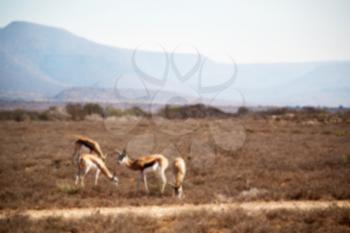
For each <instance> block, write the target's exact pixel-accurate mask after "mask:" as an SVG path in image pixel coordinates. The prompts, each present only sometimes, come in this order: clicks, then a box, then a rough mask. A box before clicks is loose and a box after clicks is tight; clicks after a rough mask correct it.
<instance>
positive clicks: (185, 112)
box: [158, 104, 232, 119]
mask: <svg viewBox="0 0 350 233" xmlns="http://www.w3.org/2000/svg"><path fill="white" fill-rule="evenodd" d="M158 115H159V116H161V117H165V118H168V119H187V118H206V117H228V116H231V115H232V114H230V113H226V112H224V111H222V110H220V109H218V108H215V107H211V106H206V105H204V104H195V105H183V106H170V105H166V106H165V107H164V108H162V109H160V110H159V112H158Z"/></svg>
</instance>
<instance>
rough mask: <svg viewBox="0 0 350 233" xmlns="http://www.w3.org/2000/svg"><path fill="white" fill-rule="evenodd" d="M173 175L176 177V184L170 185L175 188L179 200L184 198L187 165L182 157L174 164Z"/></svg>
mask: <svg viewBox="0 0 350 233" xmlns="http://www.w3.org/2000/svg"><path fill="white" fill-rule="evenodd" d="M173 173H174V177H175V184H170V186H172V187H173V188H174V193H175V195H176V196H177V197H178V198H180V199H181V198H183V197H184V191H183V187H182V185H183V182H184V179H185V175H186V163H185V160H184V159H183V158H181V157H177V158H176V159H175V160H174V163H173Z"/></svg>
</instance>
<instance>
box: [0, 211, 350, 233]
mask: <svg viewBox="0 0 350 233" xmlns="http://www.w3.org/2000/svg"><path fill="white" fill-rule="evenodd" d="M0 232H14V233H15V232H16V233H17V232H37V233H41V232H76V233H78V232H120V233H124V232H125V233H129V232H157V233H161V232H190V233H197V232H198V233H199V232H202V233H203V232H211V233H212V232H222V233H229V232H237V233H245V232H247V233H248V232H249V233H254V232H269V233H274V232H285V233H289V232H290V233H292V232H313V233H316V232H333V233H346V232H350V210H349V209H337V208H330V209H326V210H317V211H310V212H290V211H286V210H278V211H272V212H262V213H259V214H254V215H252V214H247V213H245V212H243V211H232V212H226V213H221V214H209V213H207V212H195V213H189V214H184V215H177V216H173V217H165V218H161V219H155V218H150V217H140V216H139V217H135V216H132V215H130V216H129V215H121V216H118V217H117V218H112V217H104V216H100V215H95V216H92V217H89V218H86V219H80V220H64V219H59V218H49V219H45V220H39V221H35V222H33V221H31V220H30V219H27V218H24V217H15V218H12V219H5V220H0Z"/></svg>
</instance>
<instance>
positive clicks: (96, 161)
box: [75, 154, 118, 187]
mask: <svg viewBox="0 0 350 233" xmlns="http://www.w3.org/2000/svg"><path fill="white" fill-rule="evenodd" d="M91 169H93V170H96V175H95V185H97V183H98V177H99V175H100V172H101V171H102V173H103V175H105V176H106V177H107V178H108V179H109V180H111V181H112V182H113V183H115V184H116V185H118V178H117V176H116V175H115V174H112V173H111V172H110V171H109V169H108V168H107V166H106V164H105V162H104V161H103V160H102V159H101V158H99V157H98V156H96V155H94V154H81V155H80V156H79V164H78V173H77V175H76V178H75V184H76V185H78V184H79V182H80V184H81V186H83V187H84V178H85V176H86V175H87V174H88V173H89V171H90V170H91Z"/></svg>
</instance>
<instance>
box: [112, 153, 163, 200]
mask: <svg viewBox="0 0 350 233" xmlns="http://www.w3.org/2000/svg"><path fill="white" fill-rule="evenodd" d="M117 156H118V157H117V161H118V163H119V164H122V165H124V166H126V167H127V168H129V169H131V170H134V171H140V178H139V179H138V180H137V191H139V190H140V182H141V180H143V182H144V184H145V190H146V192H147V193H149V189H148V184H147V174H146V173H148V172H154V173H156V174H157V175H158V176H159V178H160V180H161V182H162V184H161V187H160V193H161V194H163V193H164V189H165V186H166V183H167V178H166V176H165V171H166V169H167V168H168V165H169V162H168V159H167V158H165V157H164V156H163V155H160V154H154V155H146V156H141V157H139V158H137V159H131V158H129V156H128V155H127V154H126V150H125V149H124V150H123V152H122V153H120V152H119V151H117Z"/></svg>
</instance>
